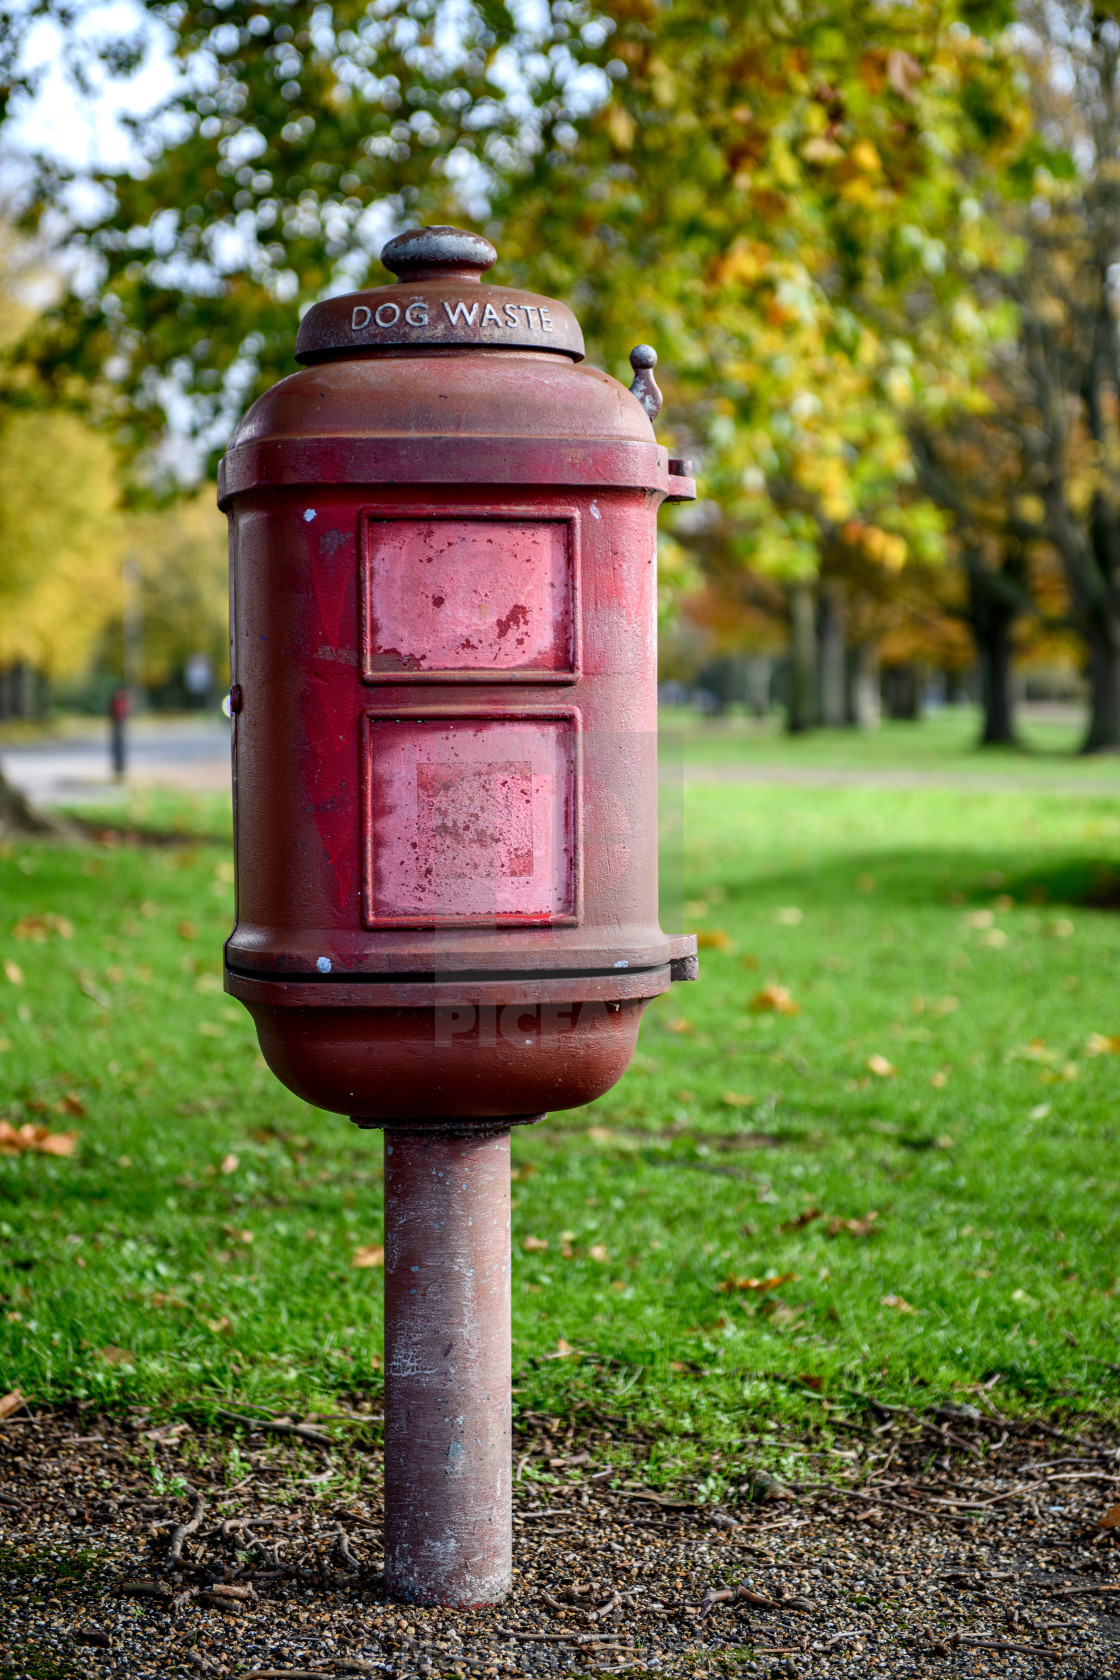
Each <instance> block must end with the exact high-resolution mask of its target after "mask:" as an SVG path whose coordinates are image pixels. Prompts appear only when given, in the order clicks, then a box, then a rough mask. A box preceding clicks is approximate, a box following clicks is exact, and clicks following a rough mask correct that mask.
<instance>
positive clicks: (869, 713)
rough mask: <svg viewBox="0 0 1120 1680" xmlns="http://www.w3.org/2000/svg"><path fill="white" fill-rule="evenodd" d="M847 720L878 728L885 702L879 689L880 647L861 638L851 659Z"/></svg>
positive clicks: (856, 726) (868, 727)
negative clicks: (861, 640) (862, 640)
mask: <svg viewBox="0 0 1120 1680" xmlns="http://www.w3.org/2000/svg"><path fill="white" fill-rule="evenodd" d="M848 664H849V671H848V678H849V687H848V719H847V721H848V723H849V724H850V725H852V726H853V727H854V728H856V729H878V727H879V724H880V723H881V721H882V709H883V702H882V697H881V695H880V692H879V649H878V647H877V646H876V644H875V643H874V642H860V644H859V646H858V647H854V648H852V649H851V654H850V658H849V661H848Z"/></svg>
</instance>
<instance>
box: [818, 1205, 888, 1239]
mask: <svg viewBox="0 0 1120 1680" xmlns="http://www.w3.org/2000/svg"><path fill="white" fill-rule="evenodd" d="M878 1217H879V1214H878V1210H877V1209H875V1208H872V1210H871V1212H870V1213H865V1214H864V1216H863V1218H862V1219H830V1220H829V1222H828V1234H829V1236H830V1237H838V1236H840V1235H841V1233H843V1232H847V1234H848V1235H849V1236H850V1237H869V1236H870V1235H871V1233H872V1231H873V1230H874V1228H875V1222H876V1220H877V1219H878Z"/></svg>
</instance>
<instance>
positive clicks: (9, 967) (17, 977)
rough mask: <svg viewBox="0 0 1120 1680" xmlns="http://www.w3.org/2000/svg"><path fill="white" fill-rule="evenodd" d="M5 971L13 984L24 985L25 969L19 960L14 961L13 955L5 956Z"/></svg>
mask: <svg viewBox="0 0 1120 1680" xmlns="http://www.w3.org/2000/svg"><path fill="white" fill-rule="evenodd" d="M4 973H5V974H6V975H7V976H8V979H9V980H10V981H11V983H12V985H13V986H22V985H23V970H22V968H21V967H20V966H19V964H18V963H17V962H13V961H12V959H11V957H5V958H4Z"/></svg>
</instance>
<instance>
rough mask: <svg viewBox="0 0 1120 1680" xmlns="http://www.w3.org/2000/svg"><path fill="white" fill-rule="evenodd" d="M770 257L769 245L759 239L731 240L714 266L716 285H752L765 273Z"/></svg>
mask: <svg viewBox="0 0 1120 1680" xmlns="http://www.w3.org/2000/svg"><path fill="white" fill-rule="evenodd" d="M771 256H772V252H771V249H770V247H769V245H766V244H764V243H763V242H762V240H760V239H733V240H732V242H731V244H730V246H729V247H728V249H727V252H726V254H725V255H724V256H723V257H721V258H720V259H719V261H718V262H717V264H716V266H715V279H716V283H717V284H718V285H721V286H730V285H734V284H736V283H742V284H744V285H753V284H754V282H755V281H756V280H759V279H761V277H762V275H763V274H764V273H765V272H766V269H767V265H768V264H769V262H770V259H771Z"/></svg>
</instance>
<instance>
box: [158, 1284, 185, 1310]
mask: <svg viewBox="0 0 1120 1680" xmlns="http://www.w3.org/2000/svg"><path fill="white" fill-rule="evenodd" d="M151 1304H152V1306H153V1307H156V1308H160V1307H185V1306H186V1304H187V1303H186V1302H185V1301H180V1299H179V1297H178V1295H165V1294H164V1293H163V1291H162V1290H161V1289H157V1290H156V1292H155V1294H154V1295H153V1296H152V1297H151Z"/></svg>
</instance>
